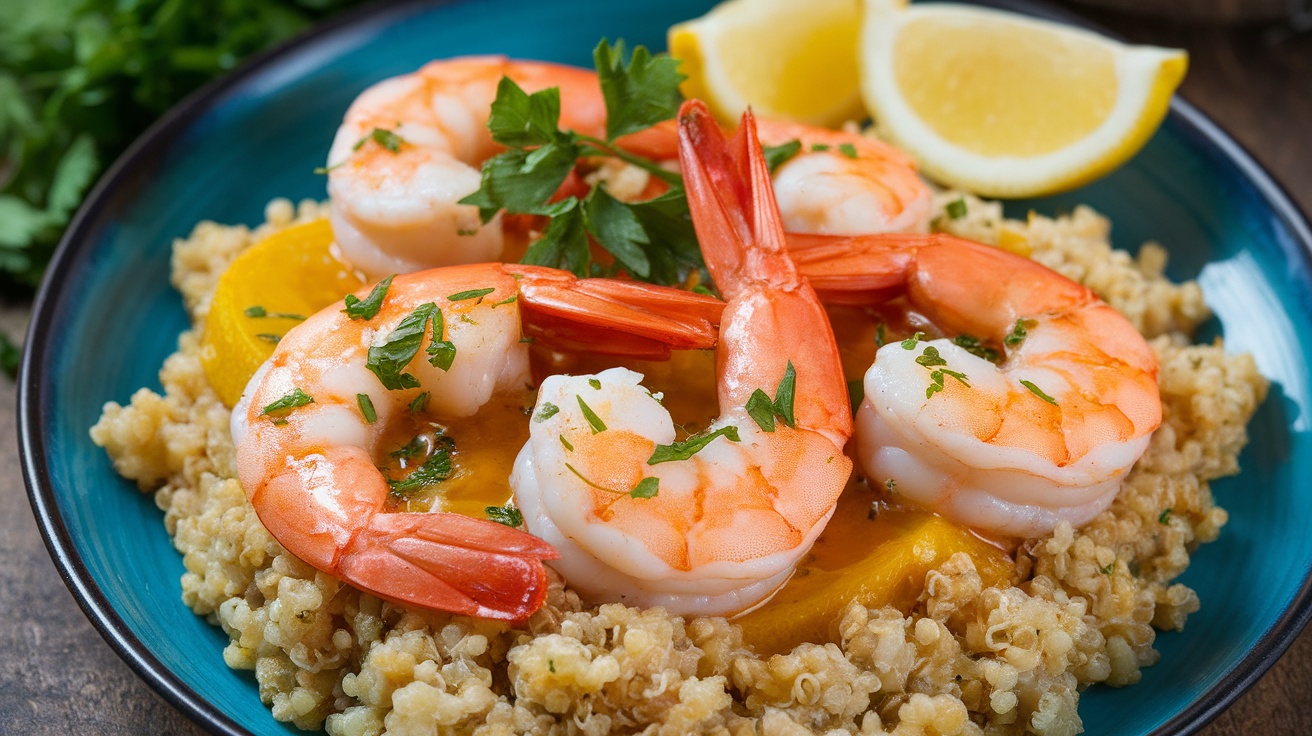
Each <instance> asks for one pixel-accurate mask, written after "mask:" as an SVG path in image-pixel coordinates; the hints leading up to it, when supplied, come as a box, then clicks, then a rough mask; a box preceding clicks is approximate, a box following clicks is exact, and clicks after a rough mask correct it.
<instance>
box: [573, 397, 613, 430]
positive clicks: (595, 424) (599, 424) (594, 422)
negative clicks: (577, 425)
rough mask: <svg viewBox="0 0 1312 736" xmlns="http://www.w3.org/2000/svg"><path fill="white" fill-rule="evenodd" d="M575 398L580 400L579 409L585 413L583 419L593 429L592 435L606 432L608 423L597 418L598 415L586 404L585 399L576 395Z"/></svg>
mask: <svg viewBox="0 0 1312 736" xmlns="http://www.w3.org/2000/svg"><path fill="white" fill-rule="evenodd" d="M574 398H576V399H578V400H579V409H580V410H582V412H583V418H584V419H586V420H588V426H589V427H592V433H593V434H597V433H598V432H605V431H606V423H605V422H603V421H601V417H599V416H597V413H596V412H595V411H593V410H592V407H590V406H588V405H587V404H586V403H584V401H583V397H582V396H579V395H577V394H575V395H574Z"/></svg>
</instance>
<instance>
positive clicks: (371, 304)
mask: <svg viewBox="0 0 1312 736" xmlns="http://www.w3.org/2000/svg"><path fill="white" fill-rule="evenodd" d="M394 278H396V274H392V275H391V276H388V277H387V278H385V279H383V280H382V281H379V282H378V283H377V284H374V288H373V289H372V290H370V292H369V296H366V297H365V298H364V299H360V298H359V297H357V296H356V295H355V294H347V295H346V296H345V297H344V298H343V302H344V303H345V304H346V308H345V309H343V310H342V311H343V312H346V316H347V317H350V318H351V319H373V318H374V317H375V316H376V315H377V314H378V310H380V309H382V308H383V298H384V297H386V296H387V290H388V289H389V288H391V286H392V279H394Z"/></svg>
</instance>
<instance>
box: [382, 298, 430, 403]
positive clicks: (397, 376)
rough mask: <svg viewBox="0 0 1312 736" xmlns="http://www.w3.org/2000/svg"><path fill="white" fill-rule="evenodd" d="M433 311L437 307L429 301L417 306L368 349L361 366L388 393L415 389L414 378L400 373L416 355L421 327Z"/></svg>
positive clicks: (416, 380) (411, 375) (417, 381)
mask: <svg viewBox="0 0 1312 736" xmlns="http://www.w3.org/2000/svg"><path fill="white" fill-rule="evenodd" d="M436 311H437V305H436V304H434V303H433V302H428V303H426V304H420V305H419V306H417V307H415V311H413V312H411V313H410V314H409V315H407V316H406V318H405V319H403V320H401V324H399V325H397V326H396V329H394V330H392V331H391V333H389V334H388V335H387V339H386V340H385V341H384V342H383V344H382V345H375V346H373V347H371V348H369V354H368V357H367V358H366V359H365V364H364V367H366V368H368V369H369V370H370V371H372V372H373V374H374V375H375V376H378V380H379V381H380V382H382V384H383V386H385V387H387V389H388V390H389V391H399V390H401V389H407V388H418V387H419V379H418V378H415V377H414V375H413V374H411V373H403V372H402V371H403V370H404V369H405V367H406V365H408V364H409V363H410V361H411V360H412V359H413V358H414V357H415V354H416V353H418V352H419V344H420V343H421V342H423V340H424V327H425V326H426V325H427V324H428V320H429V318H431V317H432V316H433V313H434V312H436Z"/></svg>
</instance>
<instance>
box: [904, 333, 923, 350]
mask: <svg viewBox="0 0 1312 736" xmlns="http://www.w3.org/2000/svg"><path fill="white" fill-rule="evenodd" d="M923 339H925V333H923V332H917V333H916V334H914V335H912V336H911V337H908V338H907V339H905V340H903V341H902V349H903V350H915V349H916V345H917V344H919V343H920V341H921V340H923Z"/></svg>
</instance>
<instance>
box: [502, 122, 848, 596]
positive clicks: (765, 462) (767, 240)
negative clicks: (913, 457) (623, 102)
mask: <svg viewBox="0 0 1312 736" xmlns="http://www.w3.org/2000/svg"><path fill="white" fill-rule="evenodd" d="M680 136H681V149H680V151H681V156H682V159H683V171H684V176H685V178H686V181H687V185H688V192H689V204H690V208H691V211H692V214H693V221H694V224H695V226H696V229H697V233H698V238H699V240H700V241H701V244H702V249H703V254H704V256H705V258H706V262H707V266H708V268H709V269H710V271H711V273H712V275H713V276H714V278H715V282H716V284H717V285H718V286H719V287H720V289H721V291H722V292H723V293H724V295H725V298H726V306H725V311H724V314H723V315H722V317H721V326H720V333H719V343H718V345H717V347H716V370H717V374H718V401H719V407H720V415H719V417H718V419H716V420H715V421H714V422H713V423H712V424H711V426H710V429H709V430H708V433H709V434H704V435H703V436H704V437H707V436H713V438H712V439H710V440H709V442H707V443H705V444H704V446H701V447H700V449H697V450H696V451H693V452H691V453H689V452H687V450H688V448H687V447H685V448H683V449H684V450H685V453H684V454H683V455H679V456H678V457H674V458H671V459H669V460H668V461H663V460H661V459H659V458H660V453H662V452H665V450H661V449H660V448H661V447H662V446H666V447H667V449H668V446H670V445H672V444H673V443H674V440H675V429H674V425H673V422H672V420H671V419H670V416H669V413H668V412H667V411H666V410H665V409H664V408H663V407H662V406H661V404H660V403H659V400H658V397H654V396H653V395H651V394H650V393H648V392H647V391H646V389H644V388H642V386H641V384H640V383H639V382H640V380H641V376H640V375H639V374H636V373H633V372H631V371H628V370H625V369H612V370H609V371H605V372H602V373H599V374H596V375H594V376H578V377H562V376H557V377H552V378H549V379H547V380H546V381H544V382H543V385H542V387H541V390H540V392H539V398H538V409H537V412H536V413H535V418H534V420H533V421H532V422H531V424H530V437H529V441H528V443H527V444H526V445H525V446H524V449H523V450H522V451H521V452H520V455H519V458H518V459H517V460H516V465H515V472H514V475H513V476H512V480H511V485H512V487H513V488H514V490H515V500H516V503H517V504H518V506H519V507H520V509H521V511H522V512H523V514H524V520H525V524H526V526H527V528H528V529H529V530H530V531H531V532H533V533H534V534H536V535H538V536H540V537H542V538H543V539H546V540H548V541H549V542H551V543H552V545H553V546H554V547H556V548H557V550H558V551H559V552H560V553H561V556H560V558H559V559H557V560H554V561H553V562H552V565H553V566H554V567H556V568H557V569H558V570H560V572H561V573H562V574H563V575H564V576H565V578H566V580H567V581H568V582H569V584H570V586H571V587H572V588H574V589H575V590H578V591H579V592H580V593H582V594H584V595H585V596H587V597H589V598H590V599H592V600H597V601H622V602H624V603H628V604H631V605H643V606H651V605H661V606H665V607H666V608H667V609H669V610H671V611H674V612H677V613H681V614H699V615H702V614H705V615H720V614H728V613H734V612H738V611H742V610H745V609H748V608H750V607H752V606H754V605H756V604H758V603H759V602H761V601H762V600H764V599H765V598H767V597H768V596H769V595H770V594H772V593H773V592H774V591H775V590H776V589H777V588H778V587H779V586H780V585H781V584H782V583H783V582H784V581H785V580H786V579H787V578H788V576H789V575H790V574H791V573H792V570H793V566H794V565H795V563H796V562H797V560H798V559H799V558H800V557H801V556H802V555H804V554H805V553H806V551H807V550H808V549H810V547H811V544H812V543H813V542H814V541H815V539H816V537H817V536H818V535H819V533H820V532H821V530H822V529H823V527H824V524H825V522H826V521H827V520H828V519H829V517H830V515H831V514H832V513H833V510H834V505H835V503H836V501H837V499H838V495H839V493H840V492H841V491H842V489H843V487H844V485H845V483H846V481H847V479H848V476H849V475H850V473H851V461H850V460H848V458H847V457H846V456H845V455H844V454H843V445H844V444H845V443H846V442H847V440H848V438H849V437H850V436H851V431H852V421H851V413H850V410H849V406H848V402H847V398H846V386H845V383H844V381H843V375H842V366H841V364H840V362H839V357H838V350H837V345H836V343H835V341H834V337H833V332H832V330H831V329H830V328H829V324H828V321H827V319H826V317H825V313H824V310H823V308H822V307H821V306H820V303H819V300H818V299H817V297H816V295H815V293H814V292H813V291H812V290H811V288H810V286H808V285H807V283H806V281H805V279H803V278H801V277H799V275H798V274H797V272H796V270H795V269H794V267H793V265H792V262H791V261H790V260H789V258H788V255H787V253H786V251H785V249H784V241H783V229H782V226H781V224H780V221H779V214H778V210H777V209H776V207H775V205H774V201H773V198H772V197H771V193H770V179H769V171H768V168H767V166H766V164H765V160H764V157H763V156H762V154H761V149H760V144H759V143H758V142H757V139H756V136H755V129H754V127H753V126H752V122H751V118H750V116H748V117H746V118H745V122H744V125H743V127H742V128H741V129H740V131H739V133H738V134H737V135H736V136H735V138H734V140H733V142H732V143H731V144H730V145H729V146H726V142H725V140H724V138H723V134H722V133H721V132H720V130H719V129H718V128H717V127H716V126H715V125H714V123H713V121H712V120H711V118H710V115H709V113H708V112H707V111H706V109H705V107H704V105H702V104H701V103H700V102H698V101H691V102H688V103H685V105H684V108H683V110H682V111H681V113H680ZM790 366H791V369H790ZM790 375H791V376H793V377H792V378H786V377H788V376H790ZM789 381H795V391H794V392H792V398H789V399H787V400H786V403H787V404H788V406H789V412H788V413H789V421H788V422H785V420H784V419H783V418H782V415H779V416H776V415H773V414H770V410H769V409H766V416H767V417H772V418H771V419H770V421H769V422H768V423H767V424H768V426H763V425H762V424H760V423H759V422H758V420H757V419H756V418H754V417H753V416H752V415H751V414H749V412H748V410H747V408H746V407H747V405H748V403H749V402H751V401H752V400H753V398H752V397H753V395H754V394H756V393H757V392H762V393H764V394H768V395H770V396H773V397H775V399H776V401H777V402H781V401H785V400H784V399H780V398H779V396H780V394H781V393H787V391H786V390H784V391H781V390H780V388H779V387H780V386H781V384H787V383H788V382H789ZM767 403H769V400H768V399H767Z"/></svg>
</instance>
